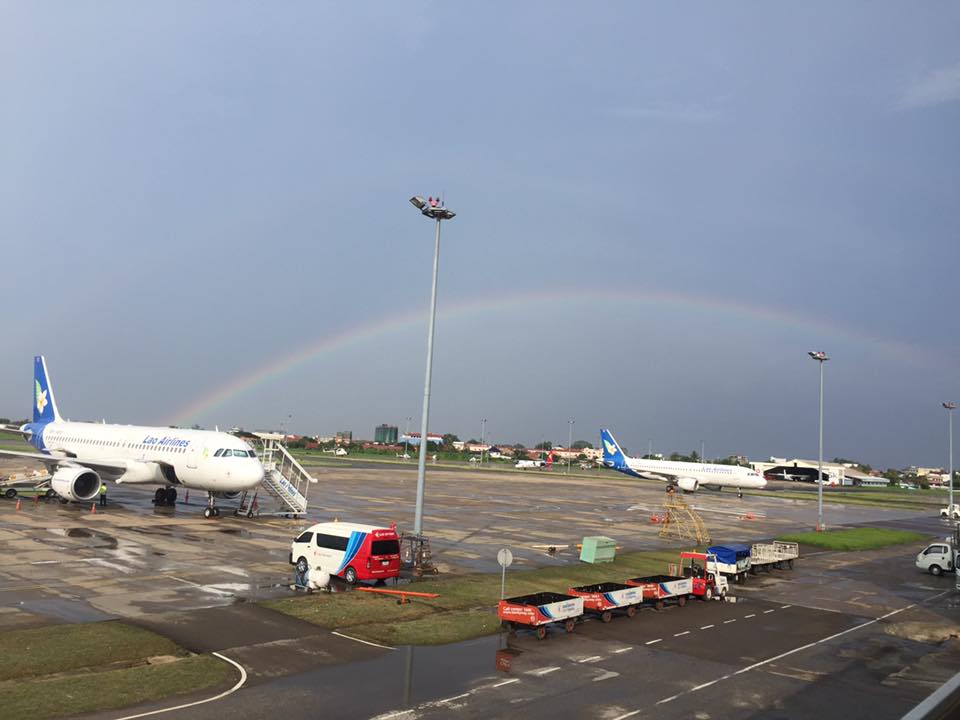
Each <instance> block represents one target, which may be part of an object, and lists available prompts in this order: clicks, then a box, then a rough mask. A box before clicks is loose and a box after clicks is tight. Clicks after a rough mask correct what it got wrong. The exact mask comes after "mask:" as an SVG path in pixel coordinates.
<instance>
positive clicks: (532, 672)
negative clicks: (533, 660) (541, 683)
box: [527, 667, 560, 677]
mask: <svg viewBox="0 0 960 720" xmlns="http://www.w3.org/2000/svg"><path fill="white" fill-rule="evenodd" d="M559 669H560V668H558V667H544V668H538V669H536V670H528V671H527V675H536V676H537V677H543V676H544V675H548V674H549V673H552V672H556V671H557V670H559Z"/></svg>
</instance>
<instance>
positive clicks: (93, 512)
mask: <svg viewBox="0 0 960 720" xmlns="http://www.w3.org/2000/svg"><path fill="white" fill-rule="evenodd" d="M90 512H91V513H92V514H93V515H96V514H97V504H96V503H91V505H90Z"/></svg>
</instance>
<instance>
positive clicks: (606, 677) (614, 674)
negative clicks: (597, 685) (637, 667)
mask: <svg viewBox="0 0 960 720" xmlns="http://www.w3.org/2000/svg"><path fill="white" fill-rule="evenodd" d="M615 677H620V673H618V672H614V671H613V670H607V671H606V672H605V673H603V674H602V675H597V677H595V678H594V679H593V681H594V682H600V681H601V680H609V679H610V678H615Z"/></svg>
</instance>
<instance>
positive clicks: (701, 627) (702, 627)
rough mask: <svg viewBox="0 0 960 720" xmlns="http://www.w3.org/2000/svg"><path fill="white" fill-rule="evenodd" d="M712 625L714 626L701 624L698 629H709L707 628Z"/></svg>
mask: <svg viewBox="0 0 960 720" xmlns="http://www.w3.org/2000/svg"><path fill="white" fill-rule="evenodd" d="M712 627H714V626H713V625H701V626H700V629H701V630H709V629H710V628H712Z"/></svg>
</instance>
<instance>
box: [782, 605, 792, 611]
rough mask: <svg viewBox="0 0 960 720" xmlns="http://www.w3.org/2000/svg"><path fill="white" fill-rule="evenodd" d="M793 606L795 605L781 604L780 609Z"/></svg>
mask: <svg viewBox="0 0 960 720" xmlns="http://www.w3.org/2000/svg"><path fill="white" fill-rule="evenodd" d="M792 607H793V605H781V606H780V609H781V610H786V609H787V608H792Z"/></svg>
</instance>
